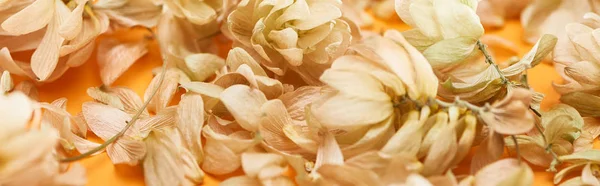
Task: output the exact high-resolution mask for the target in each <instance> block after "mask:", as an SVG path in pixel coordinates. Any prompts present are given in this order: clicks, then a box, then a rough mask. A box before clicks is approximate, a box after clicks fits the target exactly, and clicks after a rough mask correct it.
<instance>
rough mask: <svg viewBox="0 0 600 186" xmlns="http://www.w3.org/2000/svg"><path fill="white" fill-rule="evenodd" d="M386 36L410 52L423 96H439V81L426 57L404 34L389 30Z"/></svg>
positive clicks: (418, 87)
mask: <svg viewBox="0 0 600 186" xmlns="http://www.w3.org/2000/svg"><path fill="white" fill-rule="evenodd" d="M384 36H385V37H386V38H390V39H392V40H394V41H395V42H397V43H398V44H399V45H401V46H402V47H404V49H405V50H406V52H408V55H409V56H410V58H411V60H412V63H413V65H414V68H415V73H416V75H417V76H418V77H416V78H415V80H416V83H417V89H418V90H419V92H420V93H421V94H423V95H422V96H426V97H435V96H436V95H437V89H438V79H437V77H436V76H435V74H434V73H433V69H432V67H431V65H429V62H428V61H427V59H426V58H425V56H423V54H421V52H419V51H418V50H417V49H416V48H415V47H413V46H412V45H411V44H410V43H408V41H406V39H405V38H404V37H403V36H402V34H401V33H400V32H398V31H396V30H388V31H386V32H385V35H384Z"/></svg>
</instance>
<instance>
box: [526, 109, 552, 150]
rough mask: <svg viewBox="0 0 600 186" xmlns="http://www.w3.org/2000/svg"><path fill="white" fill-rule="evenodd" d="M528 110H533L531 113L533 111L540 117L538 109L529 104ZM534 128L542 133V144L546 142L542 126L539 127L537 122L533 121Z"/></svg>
mask: <svg viewBox="0 0 600 186" xmlns="http://www.w3.org/2000/svg"><path fill="white" fill-rule="evenodd" d="M529 110H531V111H533V113H535V115H536V116H537V117H539V118H542V114H541V113H540V111H538V110H536V109H534V108H533V107H531V106H529ZM535 128H536V129H537V131H538V132H539V133H540V134H541V135H542V137H543V138H544V144H546V143H548V142H547V141H546V135H544V131H543V130H542V127H540V125H538V124H537V123H535Z"/></svg>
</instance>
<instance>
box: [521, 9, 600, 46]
mask: <svg viewBox="0 0 600 186" xmlns="http://www.w3.org/2000/svg"><path fill="white" fill-rule="evenodd" d="M592 7H593V5H592V4H591V2H588V1H581V2H577V3H571V2H570V1H563V0H551V1H532V3H531V4H530V5H529V6H527V8H525V9H524V10H523V13H522V15H521V24H522V25H523V28H524V30H525V37H524V39H525V41H527V42H529V43H534V42H535V41H536V40H538V38H539V37H540V36H541V35H542V34H552V35H555V36H559V37H562V36H563V35H564V34H565V33H564V29H555V28H564V27H565V25H567V24H569V23H572V22H578V21H580V20H582V19H583V15H584V14H585V13H587V12H590V11H591V10H592Z"/></svg>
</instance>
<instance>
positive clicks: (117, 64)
mask: <svg viewBox="0 0 600 186" xmlns="http://www.w3.org/2000/svg"><path fill="white" fill-rule="evenodd" d="M146 47H147V42H146V41H145V40H140V41H137V42H130V43H121V42H119V41H117V40H114V39H107V40H102V42H100V44H99V46H98V53H97V56H96V58H97V61H98V67H100V77H101V79H102V83H103V84H104V85H111V84H112V83H113V82H115V81H116V80H117V78H119V76H121V75H122V74H123V73H124V72H125V71H126V70H127V69H129V67H131V65H133V63H135V61H137V60H138V59H140V58H141V57H142V56H144V55H146V53H148V49H147V48H146Z"/></svg>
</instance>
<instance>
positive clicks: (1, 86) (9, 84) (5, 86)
mask: <svg viewBox="0 0 600 186" xmlns="http://www.w3.org/2000/svg"><path fill="white" fill-rule="evenodd" d="M14 86H15V84H13V81H12V78H11V77H10V72H8V71H6V70H5V71H4V72H2V77H0V91H2V92H3V93H8V92H9V91H11V90H12V89H13V88H14Z"/></svg>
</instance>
